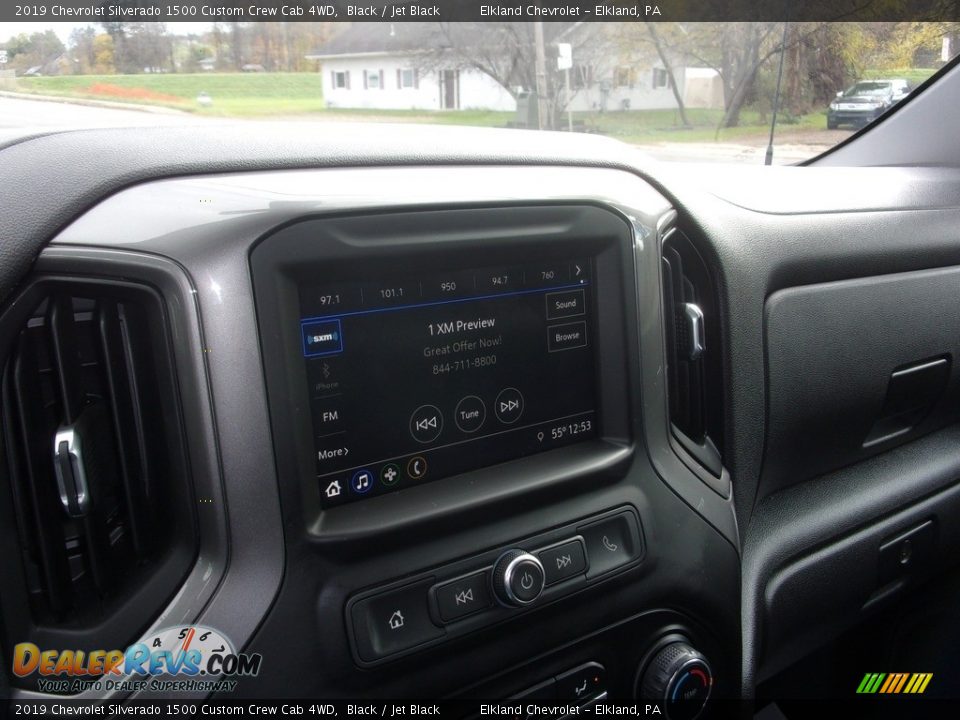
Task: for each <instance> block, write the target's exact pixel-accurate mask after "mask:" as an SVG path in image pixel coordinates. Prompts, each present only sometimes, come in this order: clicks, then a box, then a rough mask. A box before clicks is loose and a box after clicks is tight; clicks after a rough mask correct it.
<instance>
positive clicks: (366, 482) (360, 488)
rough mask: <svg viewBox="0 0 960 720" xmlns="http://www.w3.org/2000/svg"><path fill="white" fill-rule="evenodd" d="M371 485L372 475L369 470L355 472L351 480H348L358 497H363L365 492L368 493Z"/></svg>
mask: <svg viewBox="0 0 960 720" xmlns="http://www.w3.org/2000/svg"><path fill="white" fill-rule="evenodd" d="M372 485H373V473H371V472H370V471H369V470H357V471H356V472H355V473H354V474H353V479H352V480H350V487H351V488H352V489H353V491H354V492H355V493H357V494H358V495H363V494H364V493H365V492H367V491H369V490H370V488H371V486H372Z"/></svg>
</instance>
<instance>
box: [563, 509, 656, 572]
mask: <svg viewBox="0 0 960 720" xmlns="http://www.w3.org/2000/svg"><path fill="white" fill-rule="evenodd" d="M579 532H580V534H581V535H582V536H583V541H584V544H585V545H586V549H587V565H588V570H587V577H588V578H593V577H596V576H597V575H602V574H604V573H607V572H610V571H611V570H614V569H616V568H618V567H620V566H621V565H626V564H628V563H631V562H633V561H634V560H636V559H638V558H639V557H640V556H641V555H642V554H643V543H642V540H641V537H640V529H639V525H638V524H637V518H636V516H635V515H634V514H633V513H631V512H626V513H621V514H619V515H614V516H613V517H609V518H606V519H604V520H600V521H598V522H595V523H592V524H590V525H585V526H583V527H581V528H579Z"/></svg>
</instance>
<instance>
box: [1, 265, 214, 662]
mask: <svg viewBox="0 0 960 720" xmlns="http://www.w3.org/2000/svg"><path fill="white" fill-rule="evenodd" d="M16 304H18V305H20V306H22V307H25V308H26V310H25V312H26V313H28V317H23V316H22V315H21V316H20V317H19V318H12V317H11V313H7V314H6V315H5V316H4V322H5V324H7V327H5V328H4V330H5V332H4V333H3V335H4V337H5V338H8V339H9V342H8V344H7V345H6V347H5V348H4V351H3V352H4V354H3V356H2V357H3V378H2V406H0V411H2V420H3V433H2V441H3V453H2V455H3V457H2V462H0V513H2V516H0V524H3V525H5V526H6V531H5V532H4V533H3V537H2V539H0V541H2V542H4V543H9V544H6V547H8V548H10V549H11V550H13V548H16V551H10V552H6V553H4V554H3V558H2V559H0V573H2V575H0V577H2V578H4V582H3V585H2V586H0V599H2V609H3V621H4V625H5V631H6V636H7V639H8V640H9V641H10V642H11V643H16V642H24V641H28V640H30V641H33V640H32V638H34V637H37V636H39V637H41V638H42V639H43V640H44V643H43V644H44V645H47V646H50V644H51V642H55V639H56V638H57V636H58V635H61V636H63V637H66V636H69V637H70V640H69V641H68V642H62V643H61V644H60V646H62V647H71V648H83V647H84V640H85V639H86V638H87V637H89V638H90V640H91V641H93V640H95V641H96V642H95V644H96V645H97V647H100V648H102V647H122V646H124V645H123V643H125V642H129V641H131V640H133V639H136V638H135V636H136V633H138V632H140V631H141V630H142V629H143V628H144V627H145V626H146V625H147V624H148V623H149V622H150V621H151V620H152V619H153V617H154V615H155V614H156V612H157V611H158V610H159V609H160V608H161V607H162V606H163V604H164V603H165V602H166V601H168V600H169V598H170V597H171V595H172V594H173V593H174V592H175V591H176V589H177V586H178V583H179V582H180V581H181V580H182V578H183V577H184V575H185V573H186V571H187V570H188V569H189V566H190V564H191V562H192V559H193V557H194V554H195V549H196V529H195V528H196V523H195V520H194V503H193V500H192V493H191V483H190V481H189V468H188V464H187V460H186V453H185V445H184V439H183V434H182V424H181V422H180V412H179V404H178V402H177V392H176V380H175V374H174V368H173V363H172V355H171V352H170V347H169V341H168V333H167V324H166V321H165V315H164V311H163V304H162V301H161V299H160V298H159V296H158V295H157V294H156V293H155V292H154V291H152V290H151V289H148V288H146V287H143V286H137V285H130V284H126V283H119V282H118V283H112V282H108V281H93V280H91V281H79V280H69V279H63V280H51V279H45V280H41V281H38V282H37V283H35V284H34V285H33V286H31V287H30V289H29V290H28V291H27V292H25V293H24V295H23V296H21V298H20V299H19V300H18V302H17V303H16ZM30 308H33V310H32V311H30ZM14 322H15V323H17V325H18V327H16V326H14V327H10V325H11V324H12V323H14ZM105 631H107V632H106V633H105ZM105 634H106V635H108V636H109V635H116V636H117V640H116V642H117V644H116V645H109V644H108V642H107V640H108V638H107V637H105V636H104V635H105Z"/></svg>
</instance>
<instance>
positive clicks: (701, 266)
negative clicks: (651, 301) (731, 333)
mask: <svg viewBox="0 0 960 720" xmlns="http://www.w3.org/2000/svg"><path fill="white" fill-rule="evenodd" d="M661 262H662V265H663V268H662V270H663V306H664V322H665V326H666V345H667V379H668V386H667V394H668V397H669V404H670V423H671V431H672V434H673V436H674V438H675V439H676V440H677V441H678V442H679V443H680V445H681V446H683V448H684V449H685V450H686V451H687V452H688V453H690V454H691V455H692V456H693V457H694V458H696V460H697V461H698V462H699V463H700V464H701V465H702V466H703V467H705V468H706V469H707V470H709V471H710V473H711V474H712V475H714V476H715V477H720V476H721V474H722V472H723V462H722V458H721V455H720V451H719V449H718V448H722V447H723V413H722V404H721V403H722V397H723V392H722V382H723V376H722V367H721V361H720V353H719V334H720V333H719V328H718V327H717V317H718V314H717V298H716V292H715V290H714V287H713V281H712V279H711V276H710V272H709V270H708V268H707V265H706V263H705V262H704V260H703V258H702V257H701V255H700V253H699V252H698V251H697V249H696V247H694V245H693V244H692V243H691V242H690V240H689V239H688V238H687V237H686V236H685V235H684V234H683V233H682V232H680V231H679V230H671V231H670V232H669V233H668V234H667V235H666V236H665V237H664V240H663V255H662V258H661Z"/></svg>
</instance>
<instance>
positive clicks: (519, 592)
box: [493, 550, 544, 607]
mask: <svg viewBox="0 0 960 720" xmlns="http://www.w3.org/2000/svg"><path fill="white" fill-rule="evenodd" d="M543 585H544V573H543V565H541V564H540V561H539V560H537V558H535V557H534V556H533V555H531V554H530V553H528V552H524V551H523V550H508V551H507V552H505V553H504V554H503V555H501V556H500V559H499V560H497V562H496V565H494V566H493V594H494V595H495V596H496V598H497V600H499V601H500V602H501V603H502V604H503V605H507V606H510V607H521V606H523V605H529V604H530V603H532V602H533V601H534V600H536V599H537V598H538V597H540V593H542V592H543Z"/></svg>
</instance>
